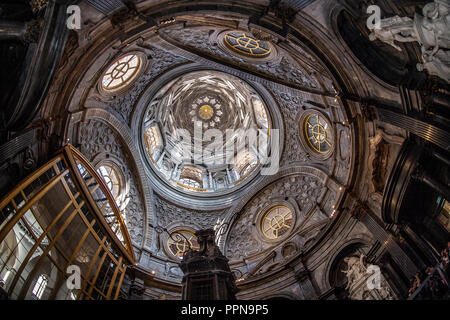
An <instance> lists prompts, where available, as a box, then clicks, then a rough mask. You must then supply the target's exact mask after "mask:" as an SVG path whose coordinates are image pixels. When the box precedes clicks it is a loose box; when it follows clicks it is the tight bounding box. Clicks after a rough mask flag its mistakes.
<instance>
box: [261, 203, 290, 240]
mask: <svg viewBox="0 0 450 320" xmlns="http://www.w3.org/2000/svg"><path fill="white" fill-rule="evenodd" d="M292 225H293V215H292V211H291V209H289V208H288V207H285V206H276V207H273V208H271V209H270V210H269V211H267V213H266V214H265V215H264V217H263V218H262V220H261V231H262V233H263V235H264V236H265V237H266V238H267V239H270V240H276V239H279V238H281V237H283V236H284V235H286V234H287V232H288V231H289V230H290V229H291V228H292Z"/></svg>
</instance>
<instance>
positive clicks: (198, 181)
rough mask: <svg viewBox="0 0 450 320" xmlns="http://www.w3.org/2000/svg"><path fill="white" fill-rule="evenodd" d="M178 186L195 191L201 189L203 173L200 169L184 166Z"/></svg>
mask: <svg viewBox="0 0 450 320" xmlns="http://www.w3.org/2000/svg"><path fill="white" fill-rule="evenodd" d="M178 182H179V184H180V185H181V186H183V187H185V188H186V187H187V188H189V187H192V188H195V189H201V188H203V171H202V169H201V168H196V167H193V166H184V167H183V169H182V170H181V174H180V179H179V180H178Z"/></svg>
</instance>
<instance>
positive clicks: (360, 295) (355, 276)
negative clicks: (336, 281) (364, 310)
mask: <svg viewBox="0 0 450 320" xmlns="http://www.w3.org/2000/svg"><path fill="white" fill-rule="evenodd" d="M364 258H365V255H364V254H361V255H360V256H359V257H355V256H352V257H347V258H345V259H344V261H345V262H346V263H347V270H342V272H343V273H344V274H345V275H346V276H347V286H346V288H345V289H346V290H348V292H349V298H350V299H351V300H393V299H395V296H394V294H393V293H392V291H391V289H390V287H389V284H388V283H387V281H386V279H385V278H384V276H383V275H381V283H380V287H379V288H375V289H370V288H369V286H368V285H367V282H368V280H369V277H370V276H371V274H372V273H371V272H368V271H367V265H366V263H365V260H364Z"/></svg>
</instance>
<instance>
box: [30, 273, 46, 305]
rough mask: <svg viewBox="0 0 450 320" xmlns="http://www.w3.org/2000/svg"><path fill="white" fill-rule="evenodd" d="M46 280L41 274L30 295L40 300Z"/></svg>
mask: <svg viewBox="0 0 450 320" xmlns="http://www.w3.org/2000/svg"><path fill="white" fill-rule="evenodd" d="M47 284H48V279H47V276H46V275H44V274H41V275H40V276H39V278H38V279H37V281H36V284H35V285H34V288H33V291H32V293H33V294H34V295H35V297H36V298H38V299H41V297H42V294H43V293H44V290H45V288H46V287H47Z"/></svg>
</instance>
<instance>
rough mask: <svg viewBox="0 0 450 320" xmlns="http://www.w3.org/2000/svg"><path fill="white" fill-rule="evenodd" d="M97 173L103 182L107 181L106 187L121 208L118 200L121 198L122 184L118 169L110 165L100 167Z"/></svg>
mask: <svg viewBox="0 0 450 320" xmlns="http://www.w3.org/2000/svg"><path fill="white" fill-rule="evenodd" d="M97 172H98V173H99V174H100V176H101V177H102V178H103V180H105V183H106V186H107V187H108V189H109V191H111V194H112V196H113V197H114V200H115V201H116V203H117V205H118V206H120V203H119V201H118V199H119V196H120V188H121V184H120V179H119V174H118V173H117V171H116V169H114V168H113V167H112V166H110V165H106V164H105V165H102V166H100V167H99V168H98V169H97Z"/></svg>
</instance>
